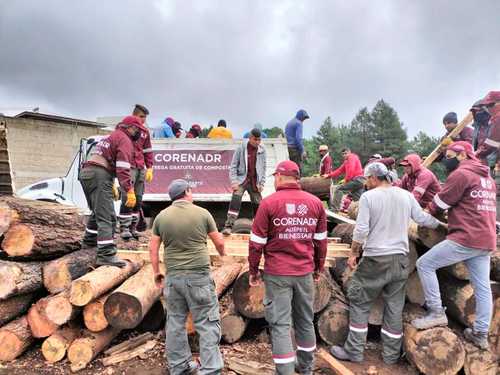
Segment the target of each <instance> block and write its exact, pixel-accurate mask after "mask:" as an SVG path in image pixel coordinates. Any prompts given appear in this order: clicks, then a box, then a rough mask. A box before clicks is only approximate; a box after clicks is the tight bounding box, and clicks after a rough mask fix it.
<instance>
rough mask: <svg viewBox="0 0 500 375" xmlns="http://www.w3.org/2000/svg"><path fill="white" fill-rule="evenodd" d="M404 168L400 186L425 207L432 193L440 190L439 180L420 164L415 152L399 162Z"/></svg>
mask: <svg viewBox="0 0 500 375" xmlns="http://www.w3.org/2000/svg"><path fill="white" fill-rule="evenodd" d="M399 165H401V166H402V167H403V169H404V172H405V174H404V176H403V178H402V179H401V186H400V187H401V188H402V189H405V190H408V191H409V192H410V193H412V194H413V196H414V197H415V199H416V200H417V202H418V203H419V204H420V206H421V207H422V208H426V207H427V205H428V204H429V203H430V202H431V201H432V198H434V195H436V193H438V192H439V190H441V186H440V184H439V180H438V179H437V177H436V176H435V175H434V173H432V171H431V170H429V169H427V168H426V167H424V166H423V165H422V159H421V158H420V156H418V155H417V154H410V155H408V156H406V157H405V158H404V159H403V160H402V161H401V162H400V163H399Z"/></svg>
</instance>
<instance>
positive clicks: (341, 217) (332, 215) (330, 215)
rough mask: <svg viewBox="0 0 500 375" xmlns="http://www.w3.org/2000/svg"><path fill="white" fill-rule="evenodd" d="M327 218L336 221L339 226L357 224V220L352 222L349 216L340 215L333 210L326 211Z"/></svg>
mask: <svg viewBox="0 0 500 375" xmlns="http://www.w3.org/2000/svg"><path fill="white" fill-rule="evenodd" d="M325 212H326V218H327V219H330V220H332V221H334V222H335V223H338V224H356V220H352V219H350V218H349V217H347V216H344V215H342V214H339V213H338V212H333V211H332V210H329V209H327V208H326V209H325Z"/></svg>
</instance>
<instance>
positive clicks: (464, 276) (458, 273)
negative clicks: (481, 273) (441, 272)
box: [445, 262, 469, 281]
mask: <svg viewBox="0 0 500 375" xmlns="http://www.w3.org/2000/svg"><path fill="white" fill-rule="evenodd" d="M445 270H446V272H448V273H449V274H450V275H452V276H453V277H454V278H456V279H458V280H464V281H467V280H469V270H468V269H467V267H466V266H465V263H464V262H458V263H455V264H452V265H451V266H448V267H446V268H445Z"/></svg>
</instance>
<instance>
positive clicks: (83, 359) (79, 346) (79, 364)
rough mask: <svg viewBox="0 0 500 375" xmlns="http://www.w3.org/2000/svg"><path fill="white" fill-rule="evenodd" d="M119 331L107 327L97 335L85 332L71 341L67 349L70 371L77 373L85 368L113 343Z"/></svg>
mask: <svg viewBox="0 0 500 375" xmlns="http://www.w3.org/2000/svg"><path fill="white" fill-rule="evenodd" d="M120 331H121V330H120V329H119V328H113V327H108V328H107V329H105V330H104V331H101V332H98V333H93V332H90V331H85V332H84V333H83V335H82V337H80V338H77V339H76V340H75V341H73V343H72V344H71V345H70V346H69V348H68V360H69V361H70V362H71V371H78V370H81V369H84V368H85V367H87V365H88V364H89V363H90V362H91V361H92V360H93V359H94V358H95V357H96V356H97V355H98V354H99V353H100V352H101V351H103V350H104V349H105V348H106V347H107V346H108V345H109V344H110V343H111V341H113V339H114V338H115V337H116V336H117V335H118V334H119V333H120Z"/></svg>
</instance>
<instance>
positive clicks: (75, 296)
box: [70, 261, 144, 306]
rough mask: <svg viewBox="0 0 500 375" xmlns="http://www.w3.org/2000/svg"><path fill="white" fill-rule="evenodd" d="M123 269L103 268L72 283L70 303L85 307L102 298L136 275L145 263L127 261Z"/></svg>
mask: <svg viewBox="0 0 500 375" xmlns="http://www.w3.org/2000/svg"><path fill="white" fill-rule="evenodd" d="M127 263H128V264H127V265H126V266H125V267H123V268H119V267H114V266H101V267H99V268H97V269H95V270H94V271H92V272H89V273H87V274H86V275H83V276H82V277H80V278H78V279H76V280H74V281H73V282H72V283H71V292H70V301H71V303H72V304H73V305H75V306H85V305H86V304H87V303H89V302H90V301H92V300H94V299H96V298H98V297H100V296H102V295H103V294H104V293H106V292H107V291H108V290H110V289H111V288H113V287H115V286H116V285H119V284H120V283H122V282H123V281H124V280H126V279H127V278H128V277H129V276H130V275H132V274H134V273H136V272H137V271H138V270H139V269H140V268H141V267H142V265H143V264H144V262H143V261H138V262H133V261H127Z"/></svg>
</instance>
